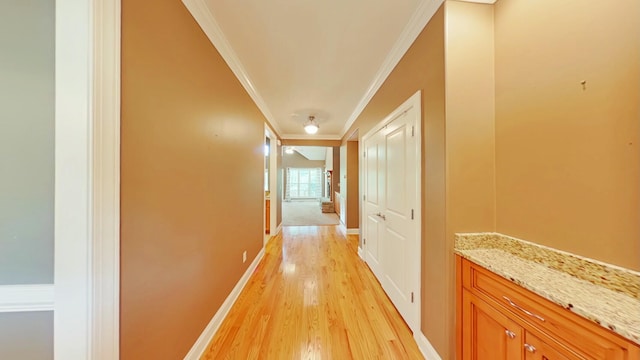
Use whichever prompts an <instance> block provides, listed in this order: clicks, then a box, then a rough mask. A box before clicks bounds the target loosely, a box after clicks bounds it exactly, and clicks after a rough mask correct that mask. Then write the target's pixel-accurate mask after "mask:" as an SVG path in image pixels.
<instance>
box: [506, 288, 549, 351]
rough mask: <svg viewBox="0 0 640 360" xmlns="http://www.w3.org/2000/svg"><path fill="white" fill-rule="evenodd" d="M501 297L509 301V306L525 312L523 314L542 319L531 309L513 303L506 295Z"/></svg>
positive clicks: (542, 319)
mask: <svg viewBox="0 0 640 360" xmlns="http://www.w3.org/2000/svg"><path fill="white" fill-rule="evenodd" d="M502 298H503V299H505V300H506V301H507V302H508V303H509V305H511V306H513V307H514V308H516V309H518V310H520V311H522V312H523V313H525V314H527V315H529V316H531V317H534V318H536V319H538V320H540V321H544V318H543V317H542V316H540V315H537V314H534V313H532V312H531V311H529V310H527V309H524V308H522V307H521V306H520V305H518V304H516V303H514V302H513V301H511V299H509V298H508V297H506V296H502ZM534 349H535V348H534Z"/></svg>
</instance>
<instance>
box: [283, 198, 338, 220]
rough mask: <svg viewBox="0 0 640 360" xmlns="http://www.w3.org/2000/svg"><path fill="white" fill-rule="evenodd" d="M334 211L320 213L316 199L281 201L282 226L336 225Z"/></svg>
mask: <svg viewBox="0 0 640 360" xmlns="http://www.w3.org/2000/svg"><path fill="white" fill-rule="evenodd" d="M338 224H340V220H339V218H338V215H336V214H335V213H322V211H321V209H320V203H319V202H318V201H290V202H287V201H283V202H282V226H309V225H338Z"/></svg>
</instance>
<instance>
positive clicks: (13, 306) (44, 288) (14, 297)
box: [0, 284, 54, 313]
mask: <svg viewBox="0 0 640 360" xmlns="http://www.w3.org/2000/svg"><path fill="white" fill-rule="evenodd" d="M53 301H54V290H53V284H33V285H0V313H3V312H23V311H53Z"/></svg>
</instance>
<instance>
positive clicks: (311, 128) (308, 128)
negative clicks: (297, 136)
mask: <svg viewBox="0 0 640 360" xmlns="http://www.w3.org/2000/svg"><path fill="white" fill-rule="evenodd" d="M315 119H316V117H315V116H313V115H309V121H307V123H306V124H305V125H304V131H305V132H306V133H307V134H310V135H313V134H315V133H317V132H318V128H319V127H318V123H316V120H315Z"/></svg>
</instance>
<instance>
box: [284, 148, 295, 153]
mask: <svg viewBox="0 0 640 360" xmlns="http://www.w3.org/2000/svg"><path fill="white" fill-rule="evenodd" d="M284 152H285V153H287V154H293V148H292V147H291V146H289V147H288V148H286V149H285V150H284Z"/></svg>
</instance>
